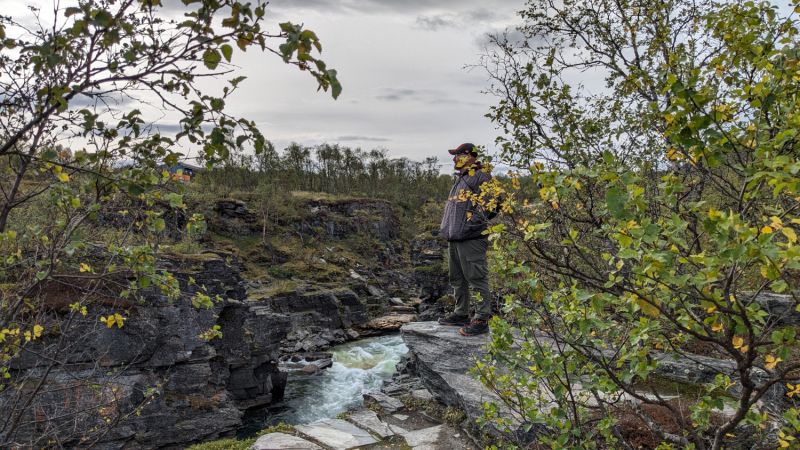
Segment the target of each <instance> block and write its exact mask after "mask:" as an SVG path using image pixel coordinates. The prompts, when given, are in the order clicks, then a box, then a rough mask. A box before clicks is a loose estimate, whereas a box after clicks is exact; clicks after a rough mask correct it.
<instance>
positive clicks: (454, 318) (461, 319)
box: [439, 313, 472, 327]
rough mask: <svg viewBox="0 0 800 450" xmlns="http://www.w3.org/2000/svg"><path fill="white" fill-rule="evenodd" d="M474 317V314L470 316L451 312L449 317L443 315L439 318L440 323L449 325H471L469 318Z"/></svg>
mask: <svg viewBox="0 0 800 450" xmlns="http://www.w3.org/2000/svg"><path fill="white" fill-rule="evenodd" d="M470 317H472V314H470V315H469V316H459V315H458V314H456V313H453V314H450V315H449V316H447V317H442V318H441V319H439V325H448V326H459V327H460V326H463V325H469V319H470Z"/></svg>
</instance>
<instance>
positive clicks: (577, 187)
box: [575, 181, 581, 189]
mask: <svg viewBox="0 0 800 450" xmlns="http://www.w3.org/2000/svg"><path fill="white" fill-rule="evenodd" d="M580 188H581V184H580V183H579V182H577V181H576V182H575V189H580Z"/></svg>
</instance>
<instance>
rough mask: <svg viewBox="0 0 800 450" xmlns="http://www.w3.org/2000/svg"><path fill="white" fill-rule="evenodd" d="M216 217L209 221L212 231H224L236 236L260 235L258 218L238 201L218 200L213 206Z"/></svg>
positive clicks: (245, 205)
mask: <svg viewBox="0 0 800 450" xmlns="http://www.w3.org/2000/svg"><path fill="white" fill-rule="evenodd" d="M214 212H215V213H216V217H214V218H213V219H212V221H211V226H212V227H213V228H214V229H218V230H226V231H228V232H232V233H234V234H237V235H247V234H260V233H261V230H260V229H259V227H258V216H256V214H255V213H253V212H252V211H250V210H249V209H248V208H247V204H245V203H244V202H241V201H238V200H220V201H218V202H217V203H216V205H214Z"/></svg>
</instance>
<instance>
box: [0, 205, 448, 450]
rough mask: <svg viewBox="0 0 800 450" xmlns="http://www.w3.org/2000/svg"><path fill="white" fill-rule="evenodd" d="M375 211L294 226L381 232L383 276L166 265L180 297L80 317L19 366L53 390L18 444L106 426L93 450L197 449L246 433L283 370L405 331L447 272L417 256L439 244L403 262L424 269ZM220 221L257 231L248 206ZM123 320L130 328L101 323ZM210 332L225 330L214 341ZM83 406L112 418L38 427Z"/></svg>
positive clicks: (178, 260)
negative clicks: (263, 273) (326, 276)
mask: <svg viewBox="0 0 800 450" xmlns="http://www.w3.org/2000/svg"><path fill="white" fill-rule="evenodd" d="M372 205H373V206H374V204H372ZM373 206H370V205H367V206H365V205H363V204H361V203H351V204H349V205H344V204H339V205H334V206H330V207H329V206H326V205H324V204H318V203H312V204H309V205H308V212H309V214H311V219H312V220H308V221H303V222H302V223H300V224H292V223H289V224H287V227H289V228H296V229H298V230H301V231H302V230H303V229H304V227H313V228H314V229H322V230H324V231H323V232H325V233H328V232H329V233H331V237H332V238H333V239H340V238H342V237H346V236H347V233H367V234H369V233H372V234H373V235H374V236H375V237H376V238H377V239H383V240H384V241H385V242H386V243H387V245H385V248H386V249H388V250H384V251H382V252H380V253H379V255H382V256H381V258H382V259H381V261H383V262H382V263H381V265H383V267H384V268H385V269H384V270H382V271H380V272H378V273H376V271H375V270H374V269H369V270H366V268H365V267H363V266H358V265H354V266H351V268H350V270H349V271H347V272H344V273H343V275H342V276H340V277H337V279H336V280H334V281H328V282H320V281H318V280H306V279H303V277H302V275H301V274H298V275H297V276H295V277H292V279H291V280H289V281H280V280H263V279H257V280H254V279H252V278H250V279H248V275H249V274H248V273H247V270H246V268H245V263H244V262H243V259H242V257H241V256H240V255H239V254H238V253H237V252H230V251H227V250H230V249H214V248H211V249H207V250H205V251H203V252H202V253H201V254H196V255H173V256H167V257H165V258H163V259H162V260H161V261H160V262H159V263H158V267H157V269H158V270H162V271H168V272H169V273H171V274H173V275H174V277H175V279H176V280H177V282H178V283H179V284H180V288H181V292H182V294H181V296H179V297H178V298H175V299H170V298H168V297H167V296H166V295H165V294H164V293H163V292H161V291H160V290H159V289H157V288H155V287H153V286H151V287H149V288H147V289H144V290H142V291H141V292H140V297H139V301H138V302H131V301H127V300H124V299H120V298H115V297H113V296H110V297H108V298H107V299H106V300H105V301H103V302H99V303H97V304H95V305H92V306H90V307H89V309H88V311H87V312H86V314H85V315H83V316H81V315H78V316H77V319H71V320H76V322H74V323H72V324H71V327H70V328H69V329H68V331H67V332H66V333H65V334H64V336H57V335H56V334H53V335H52V336H46V337H45V340H44V341H43V342H42V345H41V347H42V350H43V351H42V353H40V354H32V353H31V354H23V355H21V356H20V357H18V358H16V359H15V360H14V361H13V362H12V364H11V368H12V370H13V373H14V376H15V377H19V379H25V380H26V383H25V385H26V386H32V387H35V386H37V385H38V386H39V388H38V389H40V390H39V392H41V395H39V397H38V400H37V403H36V404H35V405H33V406H34V407H33V408H32V409H31V411H32V413H31V414H32V415H31V417H30V418H31V420H30V423H31V424H33V425H30V426H22V427H20V428H19V429H18V431H17V432H16V436H15V441H18V442H26V441H35V440H36V438H37V437H39V436H44V435H47V434H52V435H59V434H60V435H62V436H67V438H66V439H65V441H64V442H63V444H62V445H63V446H64V447H74V446H77V445H79V444H80V442H79V441H70V440H69V434H66V433H64V430H67V429H70V427H72V428H71V429H74V428H75V427H76V426H80V427H84V429H86V430H91V429H93V428H98V425H103V422H106V423H111V424H112V426H109V427H108V428H107V432H104V433H103V434H102V435H101V436H99V438H98V439H97V441H96V442H94V443H93V445H94V447H95V448H101V449H112V448H113V449H115V448H123V447H124V448H132V449H136V448H138V449H154V448H185V447H187V446H189V445H191V444H193V443H197V442H203V441H209V440H215V439H220V438H224V437H230V436H234V435H235V434H236V432H237V429H238V428H239V427H240V426H241V421H242V417H243V415H244V414H245V412H246V411H247V410H249V409H251V408H255V407H260V406H264V405H268V404H270V403H272V402H274V401H276V400H278V399H280V398H281V397H282V396H283V391H284V389H285V386H286V379H287V376H286V373H285V372H283V371H281V370H280V368H279V364H280V362H281V361H287V360H290V359H292V358H295V359H297V358H302V359H306V358H307V360H308V361H315V363H314V365H313V366H314V367H316V370H322V369H324V368H325V367H327V365H329V364H330V360H329V359H327V358H326V356H327V355H326V354H325V353H322V352H324V351H325V350H328V349H329V348H330V347H331V346H333V345H336V344H341V343H344V342H346V341H352V340H356V339H359V338H361V337H364V336H371V335H379V334H383V333H387V332H393V331H396V330H397V329H399V327H400V326H402V325H403V324H405V323H408V322H410V321H413V320H416V318H417V314H418V312H419V311H420V310H422V311H424V310H426V308H427V309H430V308H436V307H438V305H437V304H436V302H435V301H436V299H437V297H435V296H436V295H437V294H439V293H443V292H444V290H445V288H446V284H444V278H443V276H442V273H441V266H439V267H437V268H434V270H427V271H426V270H415V269H417V268H423V269H424V268H427V267H430V266H433V265H435V264H436V263H437V261H441V259H442V258H441V256H439V258H438V259H437V258H436V257H435V255H433V254H432V252H431V251H430V250H425V251H428V252H429V253H431V255H429V257H428V258H427V259H425V258H419V257H418V256H415V255H417V254H418V253H419V251H418V250H414V249H419V248H423V247H424V248H429V247H431V244H430V243H426V241H428V240H430V238H428V237H421V238H420V239H419V240H415V241H414V242H412V244H411V245H410V246H408V247H410V248H411V249H412V250H411V252H410V253H411V254H410V255H408V256H404V257H402V259H403V260H405V261H409V260H411V261H413V262H412V263H410V264H409V263H407V262H401V261H400V259H401V258H400V257H398V253H397V251H396V250H395V249H402V248H404V246H403V244H402V243H395V242H394V240H395V239H396V237H397V235H396V226H397V225H396V223H394V222H393V220H392V219H391V214H390V213H391V211H390V209H389V208H388V207H387V206H386V204H378V205H377V206H374V207H373ZM370 208H372V209H370ZM365 209H366V210H369V211H377V212H376V213H375V214H371V215H370V214H367V213H365V212H364V211H365ZM217 211H218V213H219V215H218V216H217V218H216V219H214V220H215V222H216V224H217V225H216V226H217V227H220V226H223V227H224V226H226V224H227V225H230V223H231V222H234V225H235V226H237V227H241V226H242V224H244V225H245V229H248V228H247V227H249V226H250V225H251V224H254V223H255V222H254V221H253V220H252V214H251V213H250V212H249V211H248V210H247V207H246V205H243V204H241V203H238V204H237V203H234V206H233V207H230V205H228V204H221V205H218V208H217ZM369 211H367V212H369ZM334 219H335V220H334ZM317 222H319V223H317ZM257 229H258V226H254V227H253V230H255V231H257ZM309 229H310V228H309ZM417 241H418V242H417ZM211 247H213V246H211ZM406 248H407V247H406ZM278 264H280V263H278ZM318 264H319V263H318ZM323 264H324V261H323ZM199 292H200V293H203V294H204V295H208V296H209V297H210V298H211V299H213V306H212V307H210V308H204V307H197V305H193V303H192V297H193V295H194V294H196V293H199ZM398 295H400V296H401V297H398ZM65 313H66V311H65V310H63V309H62V310H54V311H53V312H52V314H54V315H63V314H65ZM115 314H116V315H118V316H119V317H120V320H119V323H118V325H114V326H111V325H108V326H106V322H101V321H100V320H99V319H100V318H102V319H104V320H105V318H106V317H113V316H114V315H115ZM65 317H66V316H65ZM123 320H124V325H123V322H122V321H123ZM65 330H66V328H65ZM209 330H213V331H214V333H215V334H212V335H210V336H209V335H206V333H208V332H209ZM217 334H218V335H217ZM214 336H217V337H214ZM62 337H63V338H64V339H63V340H60V338H62ZM209 337H211V338H210V339H209ZM63 341H66V342H70V345H69V347H68V348H66V349H63V348H62V349H60V350H59V351H60V353H59V354H60V355H65V356H62V357H63V358H66V361H65V363H64V364H61V365H59V366H57V367H55V368H54V369H52V370H51V369H48V370H47V371H45V369H44V367H45V366H46V364H43V361H45V360H46V358H47V354H48V352H50V351H54V350H52V349H53V348H54V346H55V345H57V343H58V342H63ZM43 355H44V357H43ZM11 395H12V393H10V392H8V391H7V392H3V393H2V394H0V402H2V403H3V404H7V403H8V402H10V401H11ZM77 404H79V405H81V406H82V407H83V408H84V410H86V411H91V410H92V409H94V410H95V411H100V413H85V414H76V415H69V416H68V417H66V416H64V417H65V418H64V419H63V420H58V419H56V420H48V421H46V422H41V421H38V422H37V420H36V417H37V415H38V417H42V416H43V415H47V416H51V417H59V414H61V415H63V413H64V412H65V411H67V410H68V409H69V408H70V405H77ZM34 414H35V415H34ZM115 422H118V424H115ZM77 434H78V433H75V435H77Z"/></svg>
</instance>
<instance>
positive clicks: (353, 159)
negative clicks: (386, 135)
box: [194, 142, 452, 208]
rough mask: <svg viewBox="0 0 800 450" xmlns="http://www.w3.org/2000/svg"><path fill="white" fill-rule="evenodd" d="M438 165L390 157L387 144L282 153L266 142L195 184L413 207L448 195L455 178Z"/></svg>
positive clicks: (226, 192)
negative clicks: (383, 201)
mask: <svg viewBox="0 0 800 450" xmlns="http://www.w3.org/2000/svg"><path fill="white" fill-rule="evenodd" d="M440 168H441V164H440V163H439V161H438V159H437V158H436V157H428V158H425V159H424V160H422V161H413V160H410V159H408V158H390V157H389V156H388V150H387V149H384V148H377V149H373V150H368V151H365V150H361V149H360V148H350V147H344V146H340V145H339V144H322V145H317V146H315V147H305V146H303V145H301V144H298V143H295V142H292V143H291V144H290V145H289V146H288V147H287V148H286V149H284V150H283V151H282V152H279V151H277V150H276V149H275V146H274V145H273V144H272V143H270V142H267V145H265V149H264V151H263V152H262V153H261V154H258V155H254V154H251V153H246V152H244V151H243V150H242V149H241V148H240V149H236V150H235V151H233V152H232V153H231V154H230V156H229V158H227V159H226V160H224V161H223V162H222V163H221V164H219V165H217V166H215V168H214V169H213V170H210V171H201V172H200V173H198V174H197V175H196V176H195V181H194V183H196V184H197V185H198V187H200V188H201V189H203V190H204V191H206V193H207V194H214V195H218V196H220V197H230V196H231V195H232V194H233V193H235V192H237V191H243V192H252V191H253V190H255V189H256V188H257V187H258V186H260V185H264V184H267V185H271V186H272V187H273V189H274V190H275V191H283V192H288V191H311V192H325V193H327V194H332V195H342V196H364V197H369V198H381V199H386V200H389V201H392V202H393V203H396V204H398V205H401V206H403V207H412V208H413V207H419V206H422V205H424V204H425V203H426V202H428V201H429V200H433V201H443V200H444V199H445V198H446V197H447V194H448V191H449V188H450V184H451V183H452V177H451V176H449V175H442V174H441V173H440Z"/></svg>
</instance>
